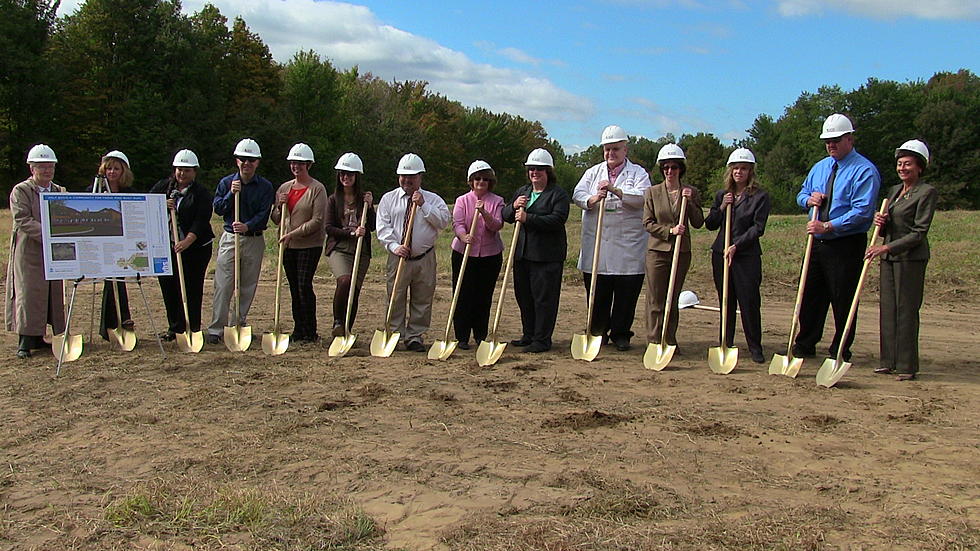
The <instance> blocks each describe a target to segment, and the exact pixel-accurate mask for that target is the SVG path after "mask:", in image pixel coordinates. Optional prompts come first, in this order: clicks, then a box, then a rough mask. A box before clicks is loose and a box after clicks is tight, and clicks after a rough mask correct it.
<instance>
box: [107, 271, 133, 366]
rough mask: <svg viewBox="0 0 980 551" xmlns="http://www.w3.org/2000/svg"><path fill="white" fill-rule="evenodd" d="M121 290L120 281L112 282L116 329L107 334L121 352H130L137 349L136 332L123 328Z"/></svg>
mask: <svg viewBox="0 0 980 551" xmlns="http://www.w3.org/2000/svg"><path fill="white" fill-rule="evenodd" d="M121 288H122V285H120V284H119V282H118V281H113V282H112V295H113V298H115V301H114V302H115V303H116V327H110V328H108V329H107V332H108V333H109V338H110V339H112V341H113V342H115V343H116V344H117V345H118V346H119V349H120V350H122V351H124V352H130V351H132V350H133V349H134V348H136V332H135V331H133V330H132V329H126V328H125V327H123V323H122V322H123V319H122V306H121V305H120V303H119V289H121Z"/></svg>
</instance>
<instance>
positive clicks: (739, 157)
mask: <svg viewBox="0 0 980 551" xmlns="http://www.w3.org/2000/svg"><path fill="white" fill-rule="evenodd" d="M732 163H752V164H755V155H753V154H752V152H751V151H749V150H748V149H746V148H744V147H740V148H738V149H736V150H735V151H732V154H731V155H729V156H728V164H732Z"/></svg>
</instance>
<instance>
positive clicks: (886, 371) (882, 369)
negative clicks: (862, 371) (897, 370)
mask: <svg viewBox="0 0 980 551" xmlns="http://www.w3.org/2000/svg"><path fill="white" fill-rule="evenodd" d="M875 373H877V374H878V375H891V374H892V373H894V371H893V370H892V368H890V367H876V368H875Z"/></svg>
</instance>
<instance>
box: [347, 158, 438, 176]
mask: <svg viewBox="0 0 980 551" xmlns="http://www.w3.org/2000/svg"><path fill="white" fill-rule="evenodd" d="M419 162H420V163H421V162H422V161H421V159H420V160H419ZM334 169H335V170H345V171H347V172H360V173H361V174H364V163H363V162H362V161H361V158H360V157H358V156H357V153H344V154H343V155H341V156H340V158H339V159H337V166H335V167H334Z"/></svg>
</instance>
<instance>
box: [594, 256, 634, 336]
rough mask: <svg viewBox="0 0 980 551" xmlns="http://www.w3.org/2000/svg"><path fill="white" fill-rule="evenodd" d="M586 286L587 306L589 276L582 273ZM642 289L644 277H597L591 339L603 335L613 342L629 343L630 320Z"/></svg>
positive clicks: (631, 334)
mask: <svg viewBox="0 0 980 551" xmlns="http://www.w3.org/2000/svg"><path fill="white" fill-rule="evenodd" d="M582 282H583V283H584V284H585V299H586V305H587V304H588V299H589V291H590V286H591V285H592V274H590V273H588V272H582ZM642 289H643V274H634V275H606V274H599V279H598V280H597V281H596V285H595V305H594V306H593V309H592V327H590V328H589V334H590V335H605V334H606V332H607V331H608V332H609V338H610V339H612V340H613V341H616V340H617V339H620V338H625V339H626V340H629V338H630V337H632V336H633V331H632V329H633V318H634V317H636V300H637V299H638V298H640V290H642Z"/></svg>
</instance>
